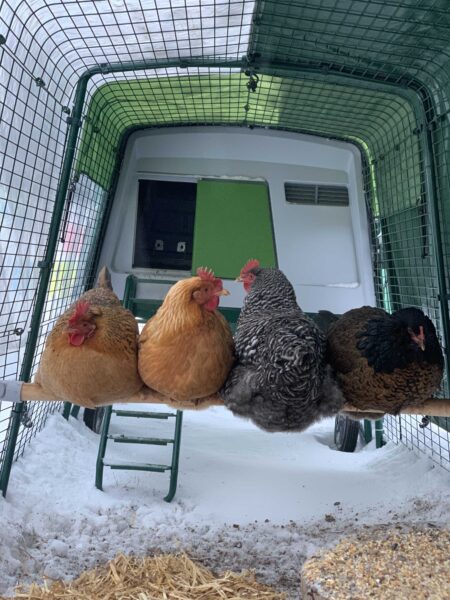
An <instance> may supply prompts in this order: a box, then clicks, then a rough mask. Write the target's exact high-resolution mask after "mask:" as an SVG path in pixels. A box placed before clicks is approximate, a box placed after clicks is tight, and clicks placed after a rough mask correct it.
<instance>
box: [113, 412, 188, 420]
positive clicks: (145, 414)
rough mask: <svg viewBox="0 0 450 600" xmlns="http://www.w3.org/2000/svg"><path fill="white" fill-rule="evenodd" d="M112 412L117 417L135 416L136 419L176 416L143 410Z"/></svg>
mask: <svg viewBox="0 0 450 600" xmlns="http://www.w3.org/2000/svg"><path fill="white" fill-rule="evenodd" d="M114 414H116V415H117V416H118V417H136V418H137V419H168V418H169V417H175V416H176V414H175V413H163V412H143V411H139V410H115V411H114Z"/></svg>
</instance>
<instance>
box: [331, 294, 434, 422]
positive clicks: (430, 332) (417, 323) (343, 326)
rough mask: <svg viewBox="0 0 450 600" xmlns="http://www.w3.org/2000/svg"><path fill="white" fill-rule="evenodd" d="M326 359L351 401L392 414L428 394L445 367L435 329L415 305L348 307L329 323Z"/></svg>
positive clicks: (362, 408)
mask: <svg viewBox="0 0 450 600" xmlns="http://www.w3.org/2000/svg"><path fill="white" fill-rule="evenodd" d="M328 314H330V313H328ZM321 315H322V317H323V316H324V315H325V318H326V314H325V311H321ZM327 359H328V362H329V363H330V364H331V366H332V367H333V369H334V370H335V373H336V377H337V380H338V383H339V386H340V387H341V389H342V391H343V393H344V396H345V399H346V401H347V402H348V403H349V404H351V405H353V406H354V407H356V408H358V409H360V410H366V411H370V410H371V409H372V410H379V411H383V412H386V413H390V414H398V413H399V412H400V411H401V410H402V408H405V407H409V406H420V405H421V404H423V403H424V402H425V401H426V400H428V399H429V398H430V397H431V396H432V394H433V393H434V392H436V391H437V390H438V389H439V386H440V384H441V380H442V374H443V367H444V359H443V355H442V350H441V347H440V345H439V341H438V338H437V335H436V329H435V327H434V325H433V323H432V321H431V320H430V319H429V318H428V317H427V316H426V315H425V314H424V313H423V312H422V311H421V310H419V309H417V308H404V309H401V310H398V311H396V312H394V313H393V314H392V315H390V314H388V313H386V312H385V311H384V310H381V309H379V308H372V307H370V306H363V307H362V308H356V309H353V310H350V311H348V312H346V313H345V314H344V315H342V316H341V317H340V318H338V319H337V320H334V322H333V323H332V324H331V325H330V326H329V329H328V333H327ZM346 414H350V416H355V414H353V413H346ZM364 416H365V417H366V416H367V418H377V417H378V418H379V417H380V416H381V415H380V414H378V415H376V414H369V415H364Z"/></svg>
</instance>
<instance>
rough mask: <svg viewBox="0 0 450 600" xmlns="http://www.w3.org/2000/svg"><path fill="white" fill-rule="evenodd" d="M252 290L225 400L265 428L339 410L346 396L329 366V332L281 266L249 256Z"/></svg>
mask: <svg viewBox="0 0 450 600" xmlns="http://www.w3.org/2000/svg"><path fill="white" fill-rule="evenodd" d="M239 279H240V281H242V282H243V283H244V288H245V290H246V291H247V292H248V295H247V297H246V298H245V301H244V306H243V308H242V311H241V314H240V316H239V320H238V323H237V328H236V333H235V338H234V341H235V352H236V357H237V360H236V364H235V366H234V368H233V369H232V371H231V373H230V375H229V376H228V379H227V381H226V383H225V385H224V387H223V389H222V391H221V394H220V395H221V396H222V398H223V400H224V403H225V405H226V406H227V407H228V408H229V409H230V410H231V411H232V412H233V413H234V414H235V415H238V416H242V417H247V418H250V419H251V420H252V421H253V422H254V423H255V424H256V425H257V426H258V427H260V428H262V429H264V430H266V431H302V430H303V429H305V428H306V427H308V426H309V425H311V424H312V423H313V422H314V421H316V420H318V419H320V418H322V417H324V416H328V415H331V414H334V413H336V412H338V411H339V409H340V408H341V406H342V404H343V396H342V393H341V392H340V390H339V389H338V388H337V386H336V384H335V383H334V380H333V378H332V376H331V373H330V370H329V368H328V367H326V365H325V360H324V356H325V337H324V335H323V334H322V333H321V332H320V330H319V329H318V327H317V326H316V325H315V324H314V322H313V321H312V320H311V319H310V318H309V317H308V316H307V315H305V313H304V312H303V311H302V310H301V308H300V307H299V306H298V304H297V301H296V297H295V292H294V288H293V287H292V285H291V283H290V282H289V281H288V279H287V278H286V277H285V275H284V274H283V273H282V272H281V271H280V270H278V269H266V268H261V267H260V266H259V263H258V261H256V260H252V261H249V262H248V263H247V264H246V265H245V266H244V267H243V268H242V270H241V274H240V278H239Z"/></svg>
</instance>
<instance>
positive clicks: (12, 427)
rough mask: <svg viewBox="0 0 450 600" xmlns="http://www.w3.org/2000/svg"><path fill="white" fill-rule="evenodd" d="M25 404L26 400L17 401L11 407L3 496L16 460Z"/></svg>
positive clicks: (1, 485) (0, 481) (1, 484)
mask: <svg viewBox="0 0 450 600" xmlns="http://www.w3.org/2000/svg"><path fill="white" fill-rule="evenodd" d="M24 404H25V402H16V403H15V404H14V406H13V407H12V409H11V417H10V422H9V427H8V440H7V443H6V449H5V456H4V459H3V466H2V470H1V473H0V489H1V491H2V496H3V497H5V496H6V490H7V489H8V482H9V476H10V475H11V466H12V463H13V460H14V451H15V449H16V440H17V436H18V433H19V429H20V419H21V416H22V412H23V405H24ZM11 440H12V441H11Z"/></svg>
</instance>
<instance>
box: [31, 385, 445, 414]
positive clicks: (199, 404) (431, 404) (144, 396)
mask: <svg viewBox="0 0 450 600" xmlns="http://www.w3.org/2000/svg"><path fill="white" fill-rule="evenodd" d="M20 399H21V400H23V401H24V402H31V401H49V402H57V401H61V398H56V397H55V396H53V395H52V394H50V393H49V392H46V391H45V390H44V389H43V388H42V387H41V386H40V385H38V384H37V383H24V384H23V385H22V389H21V394H20ZM113 403H123V404H132V403H136V404H169V405H170V406H172V407H173V408H178V409H180V410H199V409H203V408H208V407H209V406H223V401H222V399H221V398H220V397H219V395H218V394H213V395H212V396H207V397H206V398H198V399H196V400H192V401H185V402H178V401H177V400H173V399H172V398H168V397H167V396H164V395H163V394H160V393H159V392H157V391H156V390H152V389H150V388H148V387H144V388H142V390H140V391H139V392H137V393H136V394H134V395H133V396H129V397H128V398H116V399H114V400H113ZM77 404H79V405H80V406H84V407H85V408H97V407H99V406H105V405H107V404H112V402H111V398H105V400H104V401H100V402H98V403H95V404H94V403H92V402H83V403H81V402H77ZM343 410H345V411H351V412H353V413H358V414H360V415H361V419H364V414H365V413H367V412H370V413H377V412H379V413H380V417H381V416H382V415H383V412H382V411H378V410H376V409H375V410H372V409H369V408H367V410H365V411H364V410H361V409H359V408H355V407H354V406H351V405H350V404H346V405H345V406H344V408H343ZM402 414H408V415H430V416H433V417H450V398H429V399H428V400H427V401H426V402H425V403H424V404H422V405H421V406H411V407H408V408H404V409H402Z"/></svg>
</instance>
